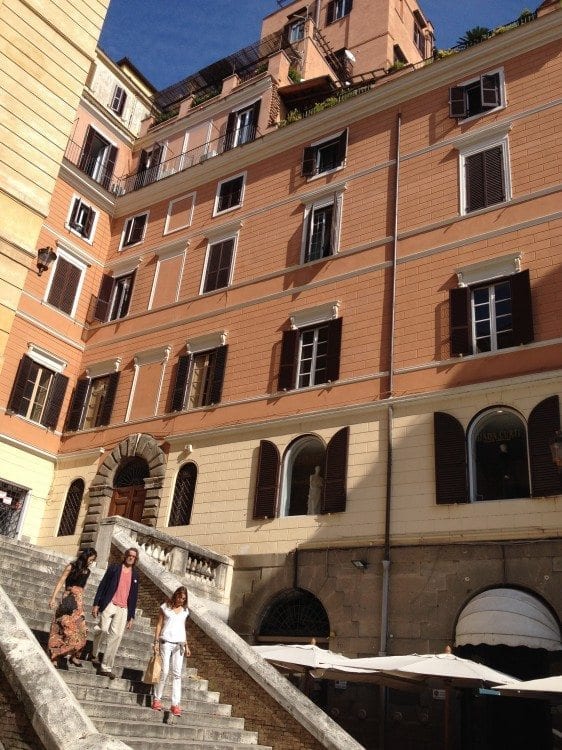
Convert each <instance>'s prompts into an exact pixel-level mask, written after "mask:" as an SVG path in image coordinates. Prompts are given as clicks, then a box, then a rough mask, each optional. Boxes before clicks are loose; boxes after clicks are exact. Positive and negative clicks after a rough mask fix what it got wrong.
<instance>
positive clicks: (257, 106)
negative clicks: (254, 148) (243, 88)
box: [249, 99, 261, 141]
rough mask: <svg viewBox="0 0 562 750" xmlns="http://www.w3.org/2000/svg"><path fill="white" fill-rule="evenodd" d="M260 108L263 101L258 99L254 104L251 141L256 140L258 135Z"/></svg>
mask: <svg viewBox="0 0 562 750" xmlns="http://www.w3.org/2000/svg"><path fill="white" fill-rule="evenodd" d="M260 108H261V99H258V100H257V102H254V104H253V105H252V124H251V126H250V127H251V128H252V136H251V138H250V139H249V140H252V141H253V140H255V138H256V135H257V133H258V122H259V119H260Z"/></svg>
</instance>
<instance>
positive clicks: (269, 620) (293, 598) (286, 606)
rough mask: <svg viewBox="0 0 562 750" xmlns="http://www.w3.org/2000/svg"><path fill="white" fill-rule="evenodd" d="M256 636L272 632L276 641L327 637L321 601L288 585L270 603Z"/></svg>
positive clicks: (328, 624) (327, 621) (326, 624)
mask: <svg viewBox="0 0 562 750" xmlns="http://www.w3.org/2000/svg"><path fill="white" fill-rule="evenodd" d="M259 636H269V637H271V636H274V637H275V638H276V639H278V640H279V641H280V642H284V641H285V642H287V641H289V642H290V641H297V642H298V641H299V640H300V641H303V640H307V641H308V640H310V639H311V638H316V639H327V638H329V637H330V621H329V620H328V615H327V614H326V610H325V609H324V607H323V605H322V603H321V602H320V601H319V600H318V599H317V598H316V597H315V596H314V595H313V594H311V593H310V592H309V591H304V590H303V589H291V590H289V591H284V592H283V593H282V594H280V595H279V596H277V597H275V599H274V600H273V601H272V602H271V603H270V605H269V606H268V608H267V609H266V611H265V613H264V616H263V619H262V622H261V625H260V628H259ZM259 636H258V637H259Z"/></svg>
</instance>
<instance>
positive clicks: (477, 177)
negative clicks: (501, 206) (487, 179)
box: [465, 153, 486, 211]
mask: <svg viewBox="0 0 562 750" xmlns="http://www.w3.org/2000/svg"><path fill="white" fill-rule="evenodd" d="M465 179H466V210H467V211H477V210H478V209H479V208H484V206H486V193H485V190H484V155H483V154H482V153H479V154H471V155H470V156H467V157H466V159H465Z"/></svg>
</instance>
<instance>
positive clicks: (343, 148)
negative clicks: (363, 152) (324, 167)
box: [338, 128, 348, 164]
mask: <svg viewBox="0 0 562 750" xmlns="http://www.w3.org/2000/svg"><path fill="white" fill-rule="evenodd" d="M347 134H348V130H347V128H346V129H345V130H344V131H343V133H342V134H341V135H340V137H339V138H338V164H343V163H344V161H345V156H346V154H347Z"/></svg>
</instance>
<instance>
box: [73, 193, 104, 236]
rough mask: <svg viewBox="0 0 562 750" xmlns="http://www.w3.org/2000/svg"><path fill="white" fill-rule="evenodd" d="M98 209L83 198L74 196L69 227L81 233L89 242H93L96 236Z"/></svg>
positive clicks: (76, 232)
mask: <svg viewBox="0 0 562 750" xmlns="http://www.w3.org/2000/svg"><path fill="white" fill-rule="evenodd" d="M97 216H98V214H97V211H95V210H94V209H93V208H92V206H90V205H89V204H88V203H85V202H84V201H83V200H82V199H81V198H78V197H76V198H74V200H73V201H72V204H71V208H70V213H69V215H68V228H69V229H70V230H71V231H72V232H74V233H75V234H78V235H80V237H82V239H84V240H86V241H87V242H90V243H91V242H92V239H93V237H94V231H95V225H96V221H97Z"/></svg>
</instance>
